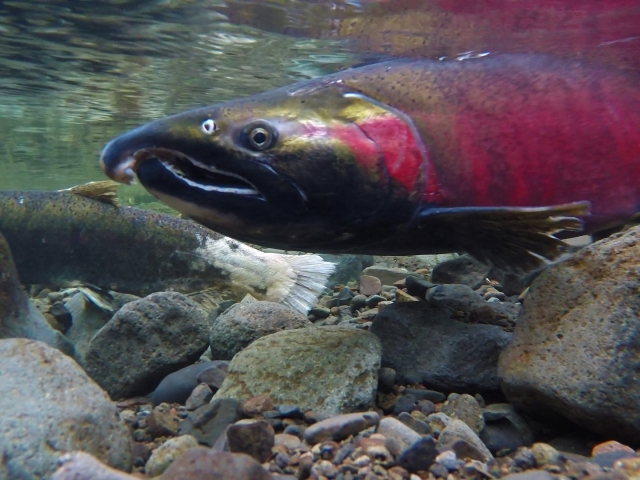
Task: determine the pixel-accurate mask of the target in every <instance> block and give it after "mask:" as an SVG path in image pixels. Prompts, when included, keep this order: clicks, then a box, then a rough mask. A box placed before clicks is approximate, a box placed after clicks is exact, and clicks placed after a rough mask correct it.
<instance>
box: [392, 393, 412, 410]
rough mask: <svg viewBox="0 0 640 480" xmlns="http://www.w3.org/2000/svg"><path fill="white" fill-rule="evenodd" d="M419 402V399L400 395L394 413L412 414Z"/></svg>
mask: <svg viewBox="0 0 640 480" xmlns="http://www.w3.org/2000/svg"><path fill="white" fill-rule="evenodd" d="M417 401H418V399H417V398H416V397H414V396H413V395H400V396H399V397H398V398H397V399H396V403H395V405H394V406H393V413H394V414H396V415H399V414H401V413H402V412H407V413H410V412H412V411H413V409H414V408H415V406H416V402H417Z"/></svg>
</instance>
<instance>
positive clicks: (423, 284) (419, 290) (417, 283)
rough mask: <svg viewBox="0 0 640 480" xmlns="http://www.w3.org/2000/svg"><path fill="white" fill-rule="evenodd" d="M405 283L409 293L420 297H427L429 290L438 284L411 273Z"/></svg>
mask: <svg viewBox="0 0 640 480" xmlns="http://www.w3.org/2000/svg"><path fill="white" fill-rule="evenodd" d="M404 284H405V287H406V288H407V293H408V294H409V295H413V296H414V297H418V298H425V296H426V294H427V291H428V290H429V289H430V288H433V287H435V286H436V285H435V284H434V283H431V282H429V281H427V280H426V279H425V278H424V277H422V276H419V275H409V276H408V277H407V278H406V279H405V281H404Z"/></svg>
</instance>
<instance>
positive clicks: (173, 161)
mask: <svg viewBox="0 0 640 480" xmlns="http://www.w3.org/2000/svg"><path fill="white" fill-rule="evenodd" d="M130 158H131V161H129V164H128V168H130V169H131V172H134V171H135V172H137V170H138V167H139V166H140V165H141V164H142V163H143V162H147V161H150V160H157V161H158V162H159V163H160V164H161V165H162V167H164V169H165V170H167V171H168V172H169V173H170V174H171V175H173V176H174V177H175V178H176V179H177V180H179V181H180V182H182V183H185V184H186V185H188V186H189V187H191V188H197V189H200V190H202V191H204V192H211V193H213V192H216V193H221V194H228V195H242V196H245V197H254V198H256V199H260V200H264V199H265V197H264V195H262V194H261V193H260V191H259V189H258V188H257V187H256V186H255V185H254V184H253V183H251V182H250V181H249V180H247V179H246V178H245V177H243V176H242V175H239V174H237V173H234V172H230V171H227V170H223V169H220V168H216V167H215V166H212V165H205V164H204V163H202V162H199V161H197V160H195V159H193V158H191V157H189V156H187V155H185V154H183V153H181V152H178V151H175V150H169V149H165V148H145V149H142V150H138V151H137V152H135V153H134V155H133V156H132V157H130ZM125 163H127V162H125Z"/></svg>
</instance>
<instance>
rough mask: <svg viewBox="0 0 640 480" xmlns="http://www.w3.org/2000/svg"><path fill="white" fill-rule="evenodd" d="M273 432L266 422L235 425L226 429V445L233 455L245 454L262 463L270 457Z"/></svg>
mask: <svg viewBox="0 0 640 480" xmlns="http://www.w3.org/2000/svg"><path fill="white" fill-rule="evenodd" d="M274 436H275V432H274V430H273V427H272V426H271V425H269V424H268V423H267V422H262V421H261V422H253V423H249V424H244V425H242V424H240V425H239V424H236V425H231V426H230V427H229V428H227V443H228V445H229V450H230V451H231V452H234V453H246V454H247V455H251V456H252V457H253V458H255V459H256V460H258V462H260V463H264V462H266V461H267V460H269V458H270V457H271V449H272V448H273V445H274V441H275V440H274Z"/></svg>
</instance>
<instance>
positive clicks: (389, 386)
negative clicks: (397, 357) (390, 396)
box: [378, 367, 396, 392]
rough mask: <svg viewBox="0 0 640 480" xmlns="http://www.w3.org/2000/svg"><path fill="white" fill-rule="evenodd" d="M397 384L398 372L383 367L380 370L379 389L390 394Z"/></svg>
mask: <svg viewBox="0 0 640 480" xmlns="http://www.w3.org/2000/svg"><path fill="white" fill-rule="evenodd" d="M395 384H396V371H395V370H394V369H393V368H388V367H382V368H381V369H380V370H378V389H380V390H382V391H383V392H390V391H391V390H393V386H394V385H395Z"/></svg>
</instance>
